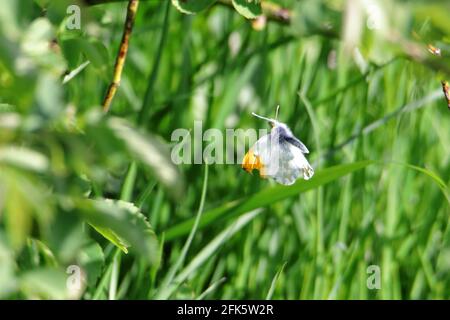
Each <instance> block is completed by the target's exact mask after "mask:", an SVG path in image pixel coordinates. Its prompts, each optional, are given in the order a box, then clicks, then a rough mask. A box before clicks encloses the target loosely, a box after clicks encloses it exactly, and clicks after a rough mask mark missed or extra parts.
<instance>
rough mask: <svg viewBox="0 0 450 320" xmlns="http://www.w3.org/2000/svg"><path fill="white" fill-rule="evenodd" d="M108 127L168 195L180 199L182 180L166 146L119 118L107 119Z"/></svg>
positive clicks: (182, 186)
mask: <svg viewBox="0 0 450 320" xmlns="http://www.w3.org/2000/svg"><path fill="white" fill-rule="evenodd" d="M108 125H109V127H110V128H111V129H112V130H113V131H114V133H115V135H116V137H117V138H119V139H120V140H122V141H123V142H124V144H125V146H126V148H128V150H129V152H130V153H131V154H133V155H134V156H135V157H136V159H138V160H140V161H141V162H142V163H143V164H144V165H146V166H147V167H148V168H149V169H150V170H151V171H152V173H153V175H154V176H155V177H156V178H157V179H158V180H159V182H161V183H162V184H163V186H164V187H165V188H166V189H167V190H169V195H170V196H172V197H173V198H175V199H180V198H181V196H182V195H183V193H184V179H183V177H182V175H181V172H180V171H179V170H178V168H177V166H175V164H174V163H173V162H172V159H171V158H170V151H169V148H168V146H167V145H166V144H165V143H164V142H162V141H161V140H160V139H158V138H157V137H155V136H153V135H149V134H143V133H141V132H139V131H137V130H136V129H134V128H133V127H131V126H130V125H129V124H127V123H126V122H125V121H123V120H121V119H119V118H111V119H109V122H108Z"/></svg>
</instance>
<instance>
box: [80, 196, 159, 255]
mask: <svg viewBox="0 0 450 320" xmlns="http://www.w3.org/2000/svg"><path fill="white" fill-rule="evenodd" d="M75 202H76V204H77V207H78V208H80V209H81V210H82V213H83V215H84V217H85V218H86V220H87V221H88V222H89V224H91V225H93V226H94V227H95V229H96V230H99V232H100V233H101V234H102V235H104V236H105V238H107V239H108V240H110V241H111V242H112V243H114V244H115V245H117V247H119V248H120V249H121V250H123V251H124V252H126V249H125V248H126V247H127V246H130V247H131V248H133V249H134V250H135V251H136V252H137V253H139V254H140V255H142V257H143V258H144V259H146V260H147V261H148V262H149V263H150V264H156V263H158V259H159V258H158V241H157V239H156V236H155V233H154V232H153V229H152V227H151V226H150V223H149V222H148V221H147V218H146V217H145V216H144V215H143V214H142V213H141V212H140V211H139V208H138V207H136V206H134V205H133V204H132V203H129V202H125V201H121V200H108V199H102V200H78V201H75ZM124 247H125V248H124Z"/></svg>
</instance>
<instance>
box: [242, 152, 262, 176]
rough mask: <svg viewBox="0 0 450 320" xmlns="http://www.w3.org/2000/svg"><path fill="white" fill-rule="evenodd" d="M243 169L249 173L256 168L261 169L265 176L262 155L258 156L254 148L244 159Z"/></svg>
mask: <svg viewBox="0 0 450 320" xmlns="http://www.w3.org/2000/svg"><path fill="white" fill-rule="evenodd" d="M242 169H244V170H245V171H247V172H248V173H252V171H253V170H254V169H256V170H259V171H260V175H261V176H263V169H264V165H263V163H262V162H261V157H259V156H256V155H255V154H254V153H253V151H252V150H250V151H249V152H247V153H246V154H245V156H244V159H243V160H242Z"/></svg>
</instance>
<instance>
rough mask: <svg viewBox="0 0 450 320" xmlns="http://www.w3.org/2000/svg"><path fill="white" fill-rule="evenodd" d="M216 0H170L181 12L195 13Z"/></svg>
mask: <svg viewBox="0 0 450 320" xmlns="http://www.w3.org/2000/svg"><path fill="white" fill-rule="evenodd" d="M216 1H217V0H172V4H173V5H174V6H175V8H177V9H178V10H180V11H181V12H183V13H186V14H195V13H198V12H200V11H202V10H204V9H206V8H207V7H209V6H210V5H212V4H213V3H214V2H216Z"/></svg>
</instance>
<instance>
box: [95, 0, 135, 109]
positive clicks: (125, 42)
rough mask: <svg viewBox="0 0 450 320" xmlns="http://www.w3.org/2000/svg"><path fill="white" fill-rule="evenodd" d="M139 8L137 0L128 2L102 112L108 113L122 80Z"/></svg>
mask: <svg viewBox="0 0 450 320" xmlns="http://www.w3.org/2000/svg"><path fill="white" fill-rule="evenodd" d="M138 6H139V0H130V1H129V2H128V8H127V17H126V20H125V25H124V29H123V35H122V40H121V41H120V47H119V52H118V54H117V57H116V63H115V65H114V72H113V79H112V82H111V84H110V85H109V87H108V91H107V92H106V95H105V98H104V100H103V103H102V107H103V111H104V112H108V111H109V109H110V106H111V102H112V100H113V99H114V96H115V94H116V92H117V88H118V87H119V85H120V80H121V78H122V71H123V67H124V65H125V60H126V57H127V53H128V47H129V42H130V36H131V32H132V30H133V25H134V20H135V18H136V12H137V9H138Z"/></svg>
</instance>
